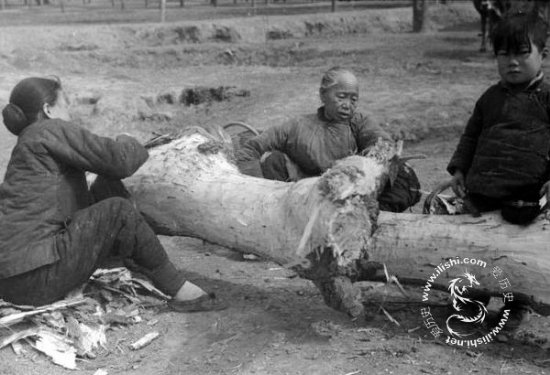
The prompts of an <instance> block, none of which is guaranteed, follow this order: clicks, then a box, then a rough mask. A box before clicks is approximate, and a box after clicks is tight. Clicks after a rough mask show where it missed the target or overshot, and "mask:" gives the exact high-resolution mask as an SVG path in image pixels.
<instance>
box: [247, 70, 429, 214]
mask: <svg viewBox="0 0 550 375" xmlns="http://www.w3.org/2000/svg"><path fill="white" fill-rule="evenodd" d="M319 94H320V98H321V102H322V103H323V106H322V107H320V108H319V109H318V110H317V112H316V113H314V114H309V115H303V116H300V117H297V118H294V119H291V120H290V121H288V122H286V123H283V124H282V125H279V126H274V127H271V128H269V129H267V130H266V131H265V132H263V133H262V134H260V135H258V136H256V137H254V138H251V139H250V140H248V141H247V142H246V143H245V144H244V146H243V148H242V149H241V150H239V153H238V155H237V159H238V162H239V168H240V169H241V171H242V172H243V173H245V174H248V175H251V176H255V177H264V178H267V179H271V180H279V181H296V180H299V179H301V178H304V177H312V176H318V175H320V174H322V173H323V172H325V171H326V170H327V169H329V168H330V167H332V165H333V164H334V162H335V161H337V160H338V159H342V158H345V157H347V156H350V155H355V154H362V153H364V152H365V151H368V149H369V148H370V147H372V146H374V145H375V144H376V142H377V141H378V140H379V139H380V138H382V139H385V140H391V137H390V136H389V135H388V133H386V132H385V131H384V130H383V129H382V128H380V127H379V126H378V125H376V124H374V123H372V122H371V121H370V119H369V118H368V117H366V116H365V115H363V114H361V113H359V112H356V108H357V103H358V99H359V83H358V81H357V78H356V77H355V75H354V74H353V73H352V72H351V71H349V70H346V69H342V68H340V67H334V68H332V69H330V70H328V71H327V72H326V73H325V74H324V76H323V78H322V80H321V87H320V89H319ZM419 189H420V184H419V182H418V178H417V177H416V174H415V173H414V171H413V170H412V168H410V167H409V166H408V165H406V164H405V163H400V164H399V170H398V173H397V178H396V179H395V180H394V181H391V183H388V185H387V186H386V188H385V189H384V191H383V192H382V194H381V195H380V197H379V204H380V209H382V210H385V211H394V212H402V211H404V210H405V209H407V208H409V207H411V206H413V205H414V204H416V203H417V202H418V201H419V199H420V192H419Z"/></svg>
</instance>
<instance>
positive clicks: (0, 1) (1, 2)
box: [0, 0, 6, 10]
mask: <svg viewBox="0 0 550 375" xmlns="http://www.w3.org/2000/svg"><path fill="white" fill-rule="evenodd" d="M5 7H6V0H0V10H4V8H5Z"/></svg>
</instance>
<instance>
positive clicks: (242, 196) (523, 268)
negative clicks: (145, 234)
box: [125, 131, 550, 317]
mask: <svg viewBox="0 0 550 375" xmlns="http://www.w3.org/2000/svg"><path fill="white" fill-rule="evenodd" d="M394 146H395V145H388V144H380V145H378V147H377V148H376V149H375V150H373V152H372V153H371V154H370V155H368V156H367V157H361V156H352V157H349V158H346V159H344V160H342V161H340V162H338V163H337V164H336V165H335V166H334V167H333V168H332V169H331V170H329V171H327V172H326V173H325V174H323V175H322V176H321V177H318V178H309V179H304V180H300V181H298V182H295V183H284V182H278V181H270V180H265V179H259V178H254V177H249V176H245V175H242V174H241V173H240V172H239V171H238V169H237V167H236V166H235V163H233V162H232V148H231V145H230V144H229V143H228V142H225V143H224V142H221V141H220V140H216V139H214V138H213V137H211V136H210V135H208V134H206V133H204V132H200V131H199V132H194V133H189V134H186V135H184V136H183V137H181V138H179V139H176V140H174V141H172V142H170V143H168V144H165V145H161V146H158V147H156V148H154V149H151V152H150V158H149V160H148V161H147V163H146V164H145V165H144V166H143V167H142V168H141V169H140V170H139V171H138V173H137V174H135V175H134V176H132V177H131V178H129V179H127V180H125V185H126V186H127V188H128V190H129V191H130V192H131V194H132V196H133V197H134V199H135V201H136V202H137V205H138V207H139V209H140V211H141V212H142V213H143V215H144V216H145V217H146V218H147V220H148V222H149V223H150V224H151V225H152V227H153V228H154V229H155V231H156V233H157V234H162V235H178V236H192V237H199V238H202V239H204V240H207V241H209V242H212V243H216V244H219V245H222V246H226V247H228V248H232V249H235V250H238V251H241V252H246V253H253V254H256V255H259V256H262V257H265V258H267V259H270V260H273V261H275V262H277V263H279V264H282V265H284V266H286V267H292V268H293V269H295V270H296V271H297V272H298V273H299V274H300V275H301V276H302V277H305V278H308V279H310V280H312V281H313V282H314V283H315V284H316V285H317V286H318V287H319V289H320V291H321V293H322V294H323V296H324V298H325V301H326V302H327V304H328V305H330V306H332V307H334V308H336V309H339V310H342V311H346V312H347V313H349V314H350V315H352V316H354V317H358V316H361V315H362V313H363V305H362V301H361V293H360V291H359V290H358V289H357V288H355V287H354V285H353V282H354V281H357V280H379V279H380V278H381V277H382V275H383V272H382V264H385V265H386V267H387V269H388V271H389V272H390V273H391V274H392V275H395V276H397V278H398V279H399V280H400V281H401V282H402V283H410V284H417V285H425V284H426V282H427V280H428V278H429V277H430V275H432V274H433V273H434V271H435V269H436V267H438V265H439V266H440V267H441V266H443V265H444V264H445V262H446V261H448V260H449V259H451V258H452V259H455V258H457V257H459V258H461V259H464V258H470V259H478V260H482V261H485V262H486V264H487V268H486V272H483V274H478V275H477V278H478V281H479V282H480V284H481V285H483V286H484V290H483V291H484V292H485V293H489V294H492V295H499V294H502V290H500V289H499V286H498V284H495V282H494V281H493V283H489V282H488V281H489V280H490V279H491V278H492V277H493V276H492V272H491V269H492V267H500V269H501V270H502V271H504V273H505V275H506V276H507V277H508V279H509V281H510V283H511V286H510V288H511V289H509V290H513V293H514V295H515V296H516V298H521V299H524V300H527V301H528V302H529V303H531V304H532V306H533V307H534V308H535V310H536V311H538V312H539V313H542V314H544V315H548V314H550V288H549V287H550V280H549V277H550V253H549V250H550V245H549V241H548V239H550V238H549V235H548V234H547V231H546V229H547V227H548V225H549V224H550V221H549V220H548V219H546V218H544V217H541V218H539V219H538V220H537V221H536V222H535V223H534V224H532V225H531V226H529V227H518V226H514V225H510V224H506V223H504V222H502V220H500V219H499V218H498V216H497V215H496V214H492V213H491V214H484V215H483V216H482V217H481V218H472V217H470V216H465V215H462V216H454V217H453V216H428V215H416V214H393V213H387V212H382V213H380V215H379V212H378V206H377V203H376V198H377V196H378V194H379V192H380V189H381V187H382V186H383V185H384V183H385V181H386V179H387V178H388V172H389V170H390V168H391V166H392V161H393V160H395V159H394V158H395V156H396V155H398V154H399V150H398V149H397V148H395V147H394ZM466 266H467V265H466ZM443 268H444V267H441V269H442V270H443ZM464 271H465V268H464V267H452V268H446V269H444V272H441V274H439V273H438V275H437V278H435V279H433V280H432V282H431V284H430V287H431V288H434V289H446V287H447V284H448V282H449V281H450V280H451V279H452V278H454V277H456V276H457V275H459V274H461V273H463V272H464Z"/></svg>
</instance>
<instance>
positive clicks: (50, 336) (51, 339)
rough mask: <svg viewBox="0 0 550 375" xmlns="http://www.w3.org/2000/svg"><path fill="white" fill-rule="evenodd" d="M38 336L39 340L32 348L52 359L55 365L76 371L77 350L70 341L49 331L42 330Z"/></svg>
mask: <svg viewBox="0 0 550 375" xmlns="http://www.w3.org/2000/svg"><path fill="white" fill-rule="evenodd" d="M36 336H37V337H38V339H37V340H36V341H35V342H34V343H31V345H32V347H34V348H35V349H36V350H38V351H40V352H42V353H44V354H46V355H47V356H48V357H50V358H51V359H52V361H53V363H55V364H58V365H60V366H63V367H65V368H68V369H71V370H75V369H76V349H75V348H74V347H73V346H72V345H71V342H70V340H68V339H67V338H65V337H63V336H61V335H58V334H56V333H54V332H51V331H49V330H41V331H39V332H38V333H37V334H36Z"/></svg>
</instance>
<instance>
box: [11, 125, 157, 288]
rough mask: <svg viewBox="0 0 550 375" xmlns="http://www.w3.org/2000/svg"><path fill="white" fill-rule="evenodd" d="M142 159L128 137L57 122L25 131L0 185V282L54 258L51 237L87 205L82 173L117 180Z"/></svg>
mask: <svg viewBox="0 0 550 375" xmlns="http://www.w3.org/2000/svg"><path fill="white" fill-rule="evenodd" d="M147 157H148V153H147V150H145V148H144V147H143V146H142V145H141V144H140V143H139V142H138V141H137V140H135V139H134V138H132V137H129V136H124V135H121V136H119V137H117V139H116V140H113V139H111V138H105V137H100V136H97V135H94V134H92V133H91V132H89V131H87V130H85V129H83V128H81V127H78V126H76V125H74V124H71V123H69V122H65V121H62V120H58V119H53V120H50V119H47V120H41V121H38V122H35V123H33V124H31V125H29V126H28V127H26V128H25V129H24V130H23V131H22V132H21V134H20V135H19V137H18V140H17V144H16V146H15V148H14V149H13V151H12V155H11V159H10V161H9V164H8V168H7V172H6V175H5V178H4V182H3V183H2V184H1V185H0V278H7V277H10V276H14V275H18V274H21V273H24V272H28V271H31V270H33V269H36V268H38V267H41V266H44V265H48V264H52V263H54V262H56V261H57V260H58V259H59V255H58V254H57V250H56V239H55V238H56V237H55V236H56V234H57V233H60V232H62V231H63V230H64V228H65V227H66V226H67V225H68V224H69V223H70V221H71V216H72V215H73V214H74V213H75V212H76V211H78V210H81V209H83V208H86V207H88V206H90V205H91V204H92V199H91V195H90V193H89V190H88V185H87V183H86V177H85V172H86V171H89V172H92V173H95V174H98V175H102V176H105V177H108V178H112V179H122V178H126V177H129V176H130V175H132V174H133V173H134V172H135V171H136V170H137V169H138V168H139V167H140V166H141V165H142V164H143V163H144V162H145V161H146V160H147Z"/></svg>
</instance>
